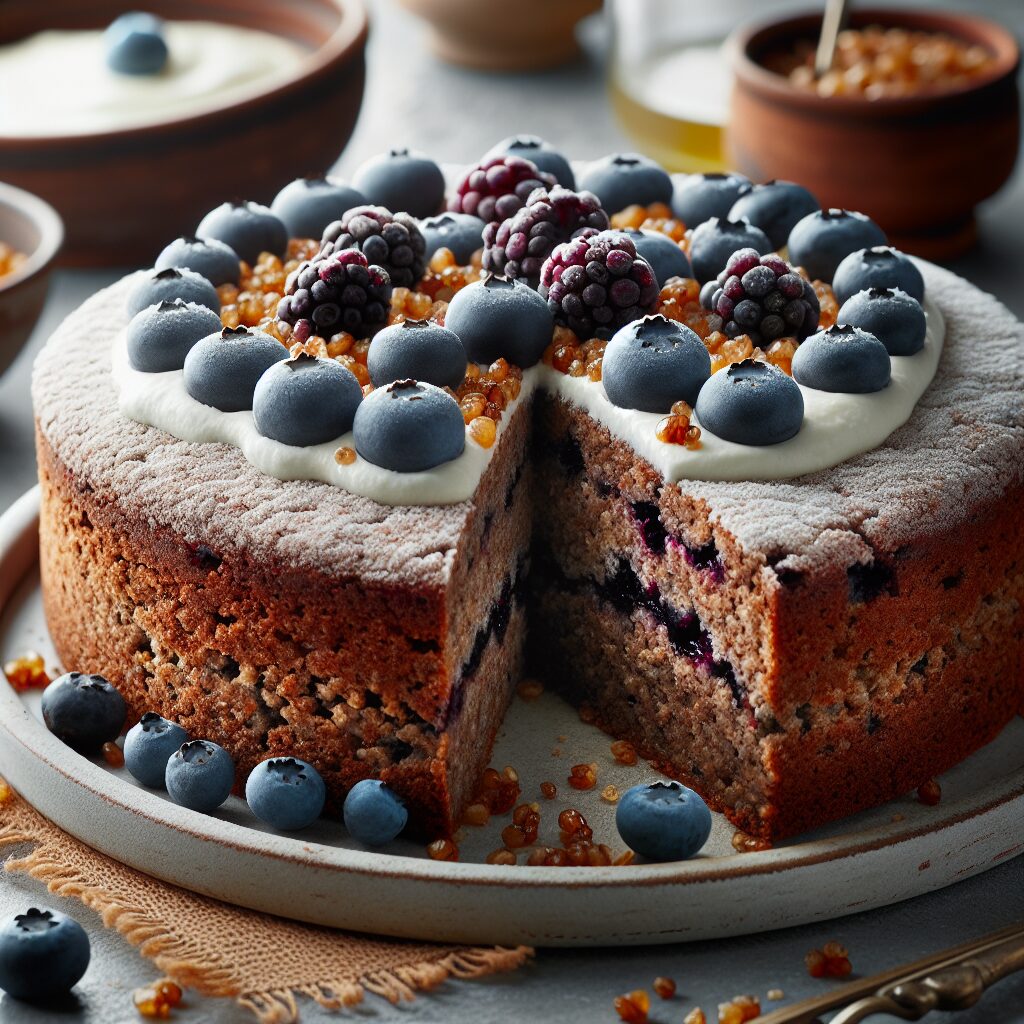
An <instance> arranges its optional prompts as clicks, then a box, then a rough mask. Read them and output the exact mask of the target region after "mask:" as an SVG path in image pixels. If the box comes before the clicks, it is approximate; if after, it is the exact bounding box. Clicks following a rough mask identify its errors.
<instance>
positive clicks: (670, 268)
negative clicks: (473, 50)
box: [625, 228, 693, 287]
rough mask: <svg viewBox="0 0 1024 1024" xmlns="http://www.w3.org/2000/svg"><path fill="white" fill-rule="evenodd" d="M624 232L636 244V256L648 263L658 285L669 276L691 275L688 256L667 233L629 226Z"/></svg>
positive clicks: (663, 283)
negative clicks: (641, 229)
mask: <svg viewBox="0 0 1024 1024" xmlns="http://www.w3.org/2000/svg"><path fill="white" fill-rule="evenodd" d="M625 234H627V235H628V236H629V238H630V239H631V240H632V242H633V245H635V246H636V254H637V256H640V257H641V258H642V259H645V260H647V262H648V263H650V265H651V269H652V270H653V271H654V276H655V277H656V278H657V279H658V285H659V287H664V285H665V282H666V281H667V280H668V279H669V278H670V277H692V276H693V269H692V268H691V266H690V259H689V257H688V256H687V255H686V253H685V252H684V251H683V249H682V248H681V247H680V246H679V245H677V244H676V243H675V242H673V241H672V239H671V238H669V237H668V235H663V234H662V233H661V232H660V231H640V230H637V229H636V228H629V229H628V230H627V231H626V232H625Z"/></svg>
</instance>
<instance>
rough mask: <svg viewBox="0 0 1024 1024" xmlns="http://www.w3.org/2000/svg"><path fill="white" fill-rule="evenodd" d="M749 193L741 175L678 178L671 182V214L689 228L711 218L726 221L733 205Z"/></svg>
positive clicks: (747, 185) (745, 180)
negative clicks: (744, 194) (745, 193)
mask: <svg viewBox="0 0 1024 1024" xmlns="http://www.w3.org/2000/svg"><path fill="white" fill-rule="evenodd" d="M749 189H750V179H749V178H745V177H744V176H743V175H742V174H717V173H716V174H681V175H679V174H677V175H675V176H674V180H673V190H672V212H673V213H674V214H675V215H676V216H677V217H678V218H679V219H680V220H681V221H682V222H683V223H684V224H685V225H686V226H687V227H689V228H695V227H697V225H698V224H703V223H704V221H706V220H711V218H712V217H720V218H722V219H723V220H724V219H726V218H728V217H729V211H730V210H731V209H732V207H733V204H734V203H735V202H736V200H737V199H739V197H740V196H741V195H743V193H744V192H746V191H748V190H749Z"/></svg>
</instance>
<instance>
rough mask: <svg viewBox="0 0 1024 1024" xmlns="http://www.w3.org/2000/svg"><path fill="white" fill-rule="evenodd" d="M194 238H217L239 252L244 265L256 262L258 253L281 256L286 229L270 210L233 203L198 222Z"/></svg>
mask: <svg viewBox="0 0 1024 1024" xmlns="http://www.w3.org/2000/svg"><path fill="white" fill-rule="evenodd" d="M196 235H198V236H199V237H200V238H217V239H219V240H220V241H222V242H225V243H226V244H227V245H230V246H231V248H232V249H234V250H235V252H236V253H238V256H239V258H240V259H243V260H245V262H246V263H250V264H252V263H255V262H256V261H257V259H259V255H260V253H261V252H270V253H273V254H274V255H275V256H284V254H285V250H286V249H287V248H288V229H287V228H286V227H285V226H284V223H283V222H282V221H281V218H280V217H278V216H277V215H276V214H274V213H273V212H272V211H271V210H270V209H269V207H266V206H263V205H261V204H260V203H254V202H251V201H250V200H236V201H234V202H230V203H221V204H220V206H217V207H214V209H212V210H211V211H210V212H209V213H208V214H207V215H206V216H205V217H203V219H202V220H201V221H200V222H199V227H198V228H196Z"/></svg>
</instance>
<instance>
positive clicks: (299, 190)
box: [270, 174, 367, 239]
mask: <svg viewBox="0 0 1024 1024" xmlns="http://www.w3.org/2000/svg"><path fill="white" fill-rule="evenodd" d="M366 202H367V199H366V196H364V195H363V193H362V192H359V191H358V190H357V189H354V188H352V186H351V185H346V184H345V183H344V182H341V181H337V180H336V179H334V178H329V177H327V176H326V175H323V174H320V175H316V176H313V177H308V178H296V179H295V180H294V181H290V182H289V183H288V184H287V185H285V187H284V188H283V189H281V191H280V192H278V193H277V195H276V196H275V197H274V201H273V202H272V203H271V204H270V212H271V213H273V214H274V215H275V216H277V217H279V218H280V220H281V221H282V222H283V223H284V226H285V227H286V228H287V229H288V235H289V237H291V238H317V239H319V238H320V237H321V236H322V235H323V233H324V228H326V227H327V225H328V224H330V223H331V221H333V220H338V219H340V218H341V217H343V216H344V215H345V213H346V211H348V210H351V209H352V207H354V206H364V205H365V204H366Z"/></svg>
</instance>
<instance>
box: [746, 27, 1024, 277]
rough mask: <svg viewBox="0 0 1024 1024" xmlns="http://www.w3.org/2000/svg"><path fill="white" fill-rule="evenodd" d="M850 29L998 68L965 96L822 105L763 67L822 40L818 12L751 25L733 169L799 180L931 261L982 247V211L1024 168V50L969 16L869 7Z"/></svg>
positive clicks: (824, 100)
mask: <svg viewBox="0 0 1024 1024" xmlns="http://www.w3.org/2000/svg"><path fill="white" fill-rule="evenodd" d="M850 20H851V24H852V25H853V26H854V27H857V26H864V25H869V24H881V25H886V26H899V27H905V28H912V29H924V30H930V31H939V32H945V33H947V34H949V35H952V36H956V37H959V38H961V39H964V40H966V41H968V42H971V43H978V44H980V45H982V46H984V47H985V48H986V49H987V50H989V52H991V53H992V54H993V56H994V58H995V59H994V61H993V64H992V67H991V68H990V69H989V70H988V71H987V72H986V73H985V74H983V75H979V76H978V78H977V79H976V80H975V81H974V82H972V83H971V84H970V85H967V86H964V87H961V88H956V89H949V90H944V91H942V92H936V93H931V94H918V95H916V96H905V97H891V98H890V97H884V98H882V99H877V100H867V99H864V98H861V97H856V96H835V97H821V96H818V95H817V94H815V93H809V92H804V91H802V90H800V89H797V88H794V87H793V86H791V85H790V84H789V82H788V81H787V79H785V78H784V77H782V76H780V75H778V74H775V73H774V72H771V71H768V70H767V69H766V68H765V67H764V66H763V65H762V64H761V60H762V59H763V57H764V56H765V55H766V54H768V53H770V52H773V51H777V50H779V49H785V48H786V47H787V44H790V43H792V42H793V41H795V40H796V39H798V38H811V39H815V38H817V35H818V30H819V27H820V25H821V15H820V14H816V15H804V16H799V17H792V18H787V19H784V20H779V21H773V22H762V23H760V24H756V25H753V26H750V27H743V28H741V29H739V30H737V32H736V34H735V35H734V37H733V39H732V44H731V45H732V59H733V66H734V69H735V74H736V80H735V85H734V89H733V96H732V105H731V109H730V113H729V124H728V128H727V130H726V148H727V152H728V153H729V156H730V159H731V161H732V163H733V164H734V165H735V166H736V167H737V169H739V170H740V171H742V172H743V173H745V174H747V175H748V176H749V177H751V178H753V179H755V180H758V181H764V180H767V179H771V178H787V179H791V180H794V181H799V182H800V183H801V184H803V185H806V186H807V187H808V188H809V189H811V191H812V192H814V194H815V195H816V196H817V197H818V199H819V201H820V202H821V203H822V204H823V205H824V206H838V207H845V208H847V209H853V210H860V211H861V212H863V213H866V214H868V215H869V216H871V217H873V218H874V219H875V220H876V221H878V223H879V224H880V225H881V226H882V227H883V228H884V229H885V231H886V232H887V233H888V235H889V237H890V240H891V241H892V242H893V243H894V244H896V245H898V246H900V247H901V248H904V249H908V250H909V251H911V252H915V253H917V254H919V255H921V256H925V257H928V258H932V259H945V258H949V257H951V256H953V255H956V254H958V253H960V252H962V251H964V250H965V249H967V248H969V247H970V245H971V244H972V243H973V241H974V238H975V227H974V207H975V206H976V205H977V204H978V203H979V202H980V201H981V200H983V199H985V198H987V197H988V196H990V195H992V194H993V193H994V192H996V191H997V190H998V189H999V187H1000V186H1001V185H1002V184H1003V183H1004V182H1005V181H1006V179H1007V178H1008V177H1009V176H1010V173H1011V171H1012V170H1013V166H1014V163H1015V161H1016V159H1017V152H1018V144H1019V138H1020V97H1019V94H1018V87H1017V69H1018V67H1019V64H1020V50H1019V48H1018V46H1017V43H1016V41H1015V40H1014V38H1013V37H1012V36H1011V35H1010V34H1009V32H1007V31H1006V30H1005V29H1003V28H1001V27H1000V26H999V25H996V24H994V23H992V22H990V21H986V20H984V19H982V18H978V17H975V16H974V15H967V14H945V13H925V12H920V11H900V10H892V9H883V10H870V9H869V10H857V11H856V12H854V14H853V15H852V17H851V19H850Z"/></svg>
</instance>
